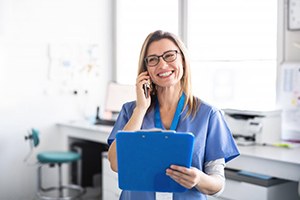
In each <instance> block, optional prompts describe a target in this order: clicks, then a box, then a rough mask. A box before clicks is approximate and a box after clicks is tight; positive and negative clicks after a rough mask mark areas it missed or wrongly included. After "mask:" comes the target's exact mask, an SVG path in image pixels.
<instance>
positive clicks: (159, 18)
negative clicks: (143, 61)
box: [116, 0, 178, 84]
mask: <svg viewBox="0 0 300 200" xmlns="http://www.w3.org/2000/svg"><path fill="white" fill-rule="evenodd" d="M159 29H161V30H166V31H171V32H173V33H175V34H177V32H178V2H177V1H174V0H164V1H161V0H151V1H148V0H116V37H117V40H116V66H117V70H116V80H117V82H119V83H123V84H135V79H136V75H137V69H138V61H139V54H140V50H141V48H142V44H143V42H144V40H145V39H146V37H147V35H148V34H149V33H150V32H153V31H155V30H159Z"/></svg>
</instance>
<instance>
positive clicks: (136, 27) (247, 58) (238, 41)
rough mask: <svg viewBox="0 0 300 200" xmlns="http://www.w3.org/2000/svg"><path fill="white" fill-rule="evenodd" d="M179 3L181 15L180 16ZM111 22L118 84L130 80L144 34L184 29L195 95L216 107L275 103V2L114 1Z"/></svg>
mask: <svg viewBox="0 0 300 200" xmlns="http://www.w3.org/2000/svg"><path fill="white" fill-rule="evenodd" d="M179 2H181V5H185V6H183V7H181V8H180V9H181V10H184V9H186V10H184V11H183V12H184V13H186V15H180V13H179V11H178V10H179V5H178V3H179ZM186 5H187V6H186ZM181 16H182V17H184V19H181V18H179V17H181ZM185 17H186V18H185ZM116 21H117V23H116V37H117V40H116V45H117V46H116V65H117V70H116V80H117V82H119V83H125V84H135V78H136V73H137V65H138V59H139V52H140V49H141V45H142V43H143V41H144V39H145V37H146V36H147V35H148V33H150V32H151V31H154V30H157V29H162V30H167V31H171V32H173V33H175V34H178V29H179V27H184V28H183V30H180V32H181V33H186V35H184V36H185V42H186V45H187V47H188V50H189V53H190V57H191V70H192V81H193V90H194V94H195V95H196V96H198V97H200V98H201V99H203V100H205V101H207V102H209V103H211V104H213V105H216V106H218V107H220V108H224V107H230V108H245V109H260V110H261V109H262V108H263V109H266V106H267V107H272V106H273V105H275V103H276V71H277V60H276V59H277V55H276V54H277V2H276V1H275V2H274V1H272V0H265V1H259V0H252V1H249V0H227V1H223V0H210V1H205V0H179V1H174V0H164V1H160V0H153V1H151V2H149V1H147V0H135V1H134V0H133V1H129V0H128V1H126V0H116ZM179 22H180V23H181V24H180V25H179ZM185 23H186V24H185ZM185 27H187V28H186V29H185Z"/></svg>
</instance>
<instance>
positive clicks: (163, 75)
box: [158, 72, 172, 77]
mask: <svg viewBox="0 0 300 200" xmlns="http://www.w3.org/2000/svg"><path fill="white" fill-rule="evenodd" d="M170 74H172V72H165V73H162V74H158V76H162V77H165V76H169V75H170Z"/></svg>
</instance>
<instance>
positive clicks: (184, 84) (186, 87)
mask: <svg viewBox="0 0 300 200" xmlns="http://www.w3.org/2000/svg"><path fill="white" fill-rule="evenodd" d="M161 39H169V40H171V41H173V42H174V44H175V45H176V46H177V47H178V48H179V50H180V53H181V56H182V63H183V76H182V78H181V80H180V82H181V88H182V92H184V93H185V95H186V99H185V102H184V108H183V110H184V109H185V108H186V107H187V106H188V111H187V115H186V116H185V117H188V116H189V115H191V114H192V116H193V117H194V116H195V115H196V111H197V108H198V106H199V104H200V102H199V101H198V100H197V98H195V97H194V96H193V94H192V85H191V69H190V63H189V58H188V53H187V49H186V47H185V45H184V44H183V42H182V41H181V40H180V39H179V37H178V36H176V35H174V34H173V33H170V32H164V31H161V30H158V31H155V32H152V33H150V34H149V35H148V36H147V38H146V39H145V41H144V43H143V46H142V49H141V52H140V58H139V65H138V75H139V74H140V73H142V72H144V71H147V66H146V63H145V61H144V59H145V57H146V55H147V53H148V48H149V46H150V44H151V43H152V42H155V41H159V40H161ZM152 84H153V83H152ZM152 88H153V89H152V93H151V97H155V96H156V88H155V87H152ZM154 99H155V98H151V101H152V102H151V106H150V108H151V107H153V105H154V102H155V101H154Z"/></svg>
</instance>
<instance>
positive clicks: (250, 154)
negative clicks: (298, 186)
mask: <svg viewBox="0 0 300 200" xmlns="http://www.w3.org/2000/svg"><path fill="white" fill-rule="evenodd" d="M239 150H240V153H241V155H240V156H239V157H238V158H236V159H233V160H232V161H230V162H229V163H227V167H228V168H233V169H239V170H246V171H249V172H254V173H259V174H264V175H268V176H273V177H277V178H282V179H287V180H291V181H296V182H299V181H300V148H294V149H288V148H281V147H271V146H239Z"/></svg>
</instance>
